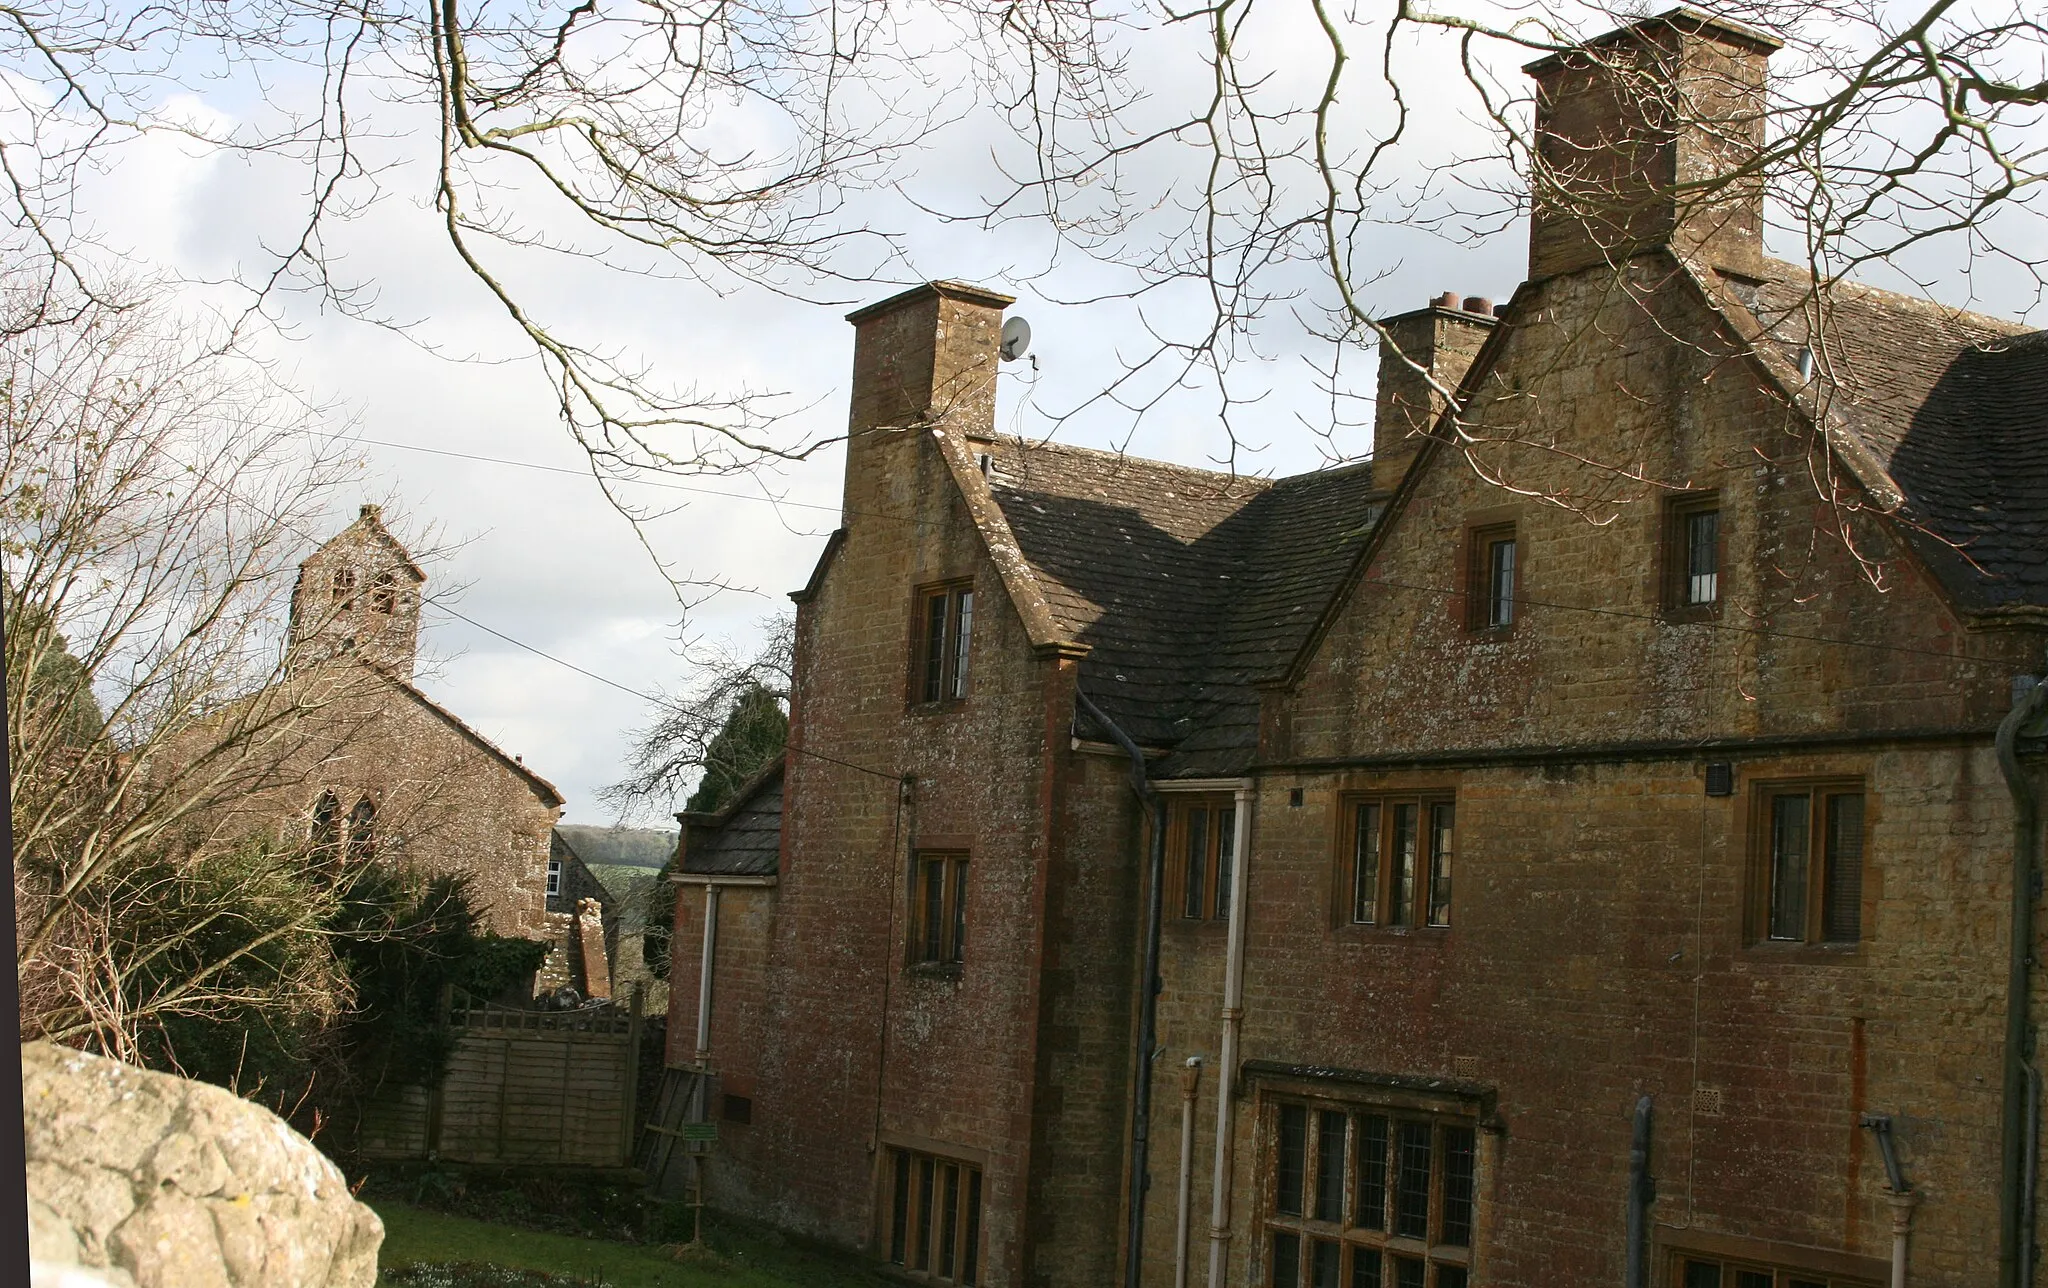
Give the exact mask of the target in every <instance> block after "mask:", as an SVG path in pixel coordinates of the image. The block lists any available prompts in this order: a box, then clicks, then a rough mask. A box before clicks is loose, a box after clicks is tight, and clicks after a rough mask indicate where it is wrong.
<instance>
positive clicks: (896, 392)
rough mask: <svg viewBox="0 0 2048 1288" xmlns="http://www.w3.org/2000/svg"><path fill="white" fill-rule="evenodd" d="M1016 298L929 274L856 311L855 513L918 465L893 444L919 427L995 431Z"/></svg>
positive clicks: (978, 433) (850, 452) (849, 468)
mask: <svg viewBox="0 0 2048 1288" xmlns="http://www.w3.org/2000/svg"><path fill="white" fill-rule="evenodd" d="M1012 302H1013V300H1012V297H1010V296H1008V295H999V294H997V293H996V292H994V291H987V290H983V289H982V288H981V287H978V286H970V285H968V284H966V283H964V282H927V283H926V284H924V285H923V286H916V287H912V288H911V289H910V290H907V291H905V292H903V293H902V294H901V295H896V296H892V297H890V298H889V299H886V300H883V301H882V302H881V303H879V304H870V305H868V306H867V307H866V308H864V309H859V310H857V311H855V312H853V313H849V314H847V316H846V320H847V321H849V322H851V323H853V328H854V330H853V398H852V412H851V416H850V418H849V421H848V424H847V443H846V508H847V509H848V510H849V511H851V512H856V513H857V512H858V511H860V510H862V509H864V508H872V507H875V506H876V505H877V504H878V503H880V502H881V501H882V500H883V499H884V498H885V497H886V492H887V488H888V484H889V477H890V475H891V474H892V472H900V471H901V470H903V469H906V468H908V464H909V462H908V461H907V460H906V459H899V457H900V453H898V452H896V451H895V450H894V448H895V447H896V445H898V444H901V443H903V442H905V441H907V440H908V439H909V438H910V437H911V435H913V434H914V433H922V432H926V431H929V430H931V429H933V428H943V429H945V430H947V431H948V432H951V433H957V434H960V435H961V436H962V437H965V438H987V437H989V436H990V435H992V434H993V433H994V432H995V423H996V366H997V364H998V362H999V361H1000V357H999V353H1000V349H1001V346H1002V332H1003V310H1004V308H1006V307H1008V306H1009V305H1010V304H1011V303H1012Z"/></svg>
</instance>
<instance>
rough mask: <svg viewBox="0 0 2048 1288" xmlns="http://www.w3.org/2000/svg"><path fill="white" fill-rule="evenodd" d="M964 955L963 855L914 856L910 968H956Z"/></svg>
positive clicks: (964, 903)
mask: <svg viewBox="0 0 2048 1288" xmlns="http://www.w3.org/2000/svg"><path fill="white" fill-rule="evenodd" d="M966 952H967V856H966V855H964V854H928V853H920V854H919V855H918V856H917V880H916V883H915V886H914V888H913V891H912V902H911V906H910V961H911V964H912V965H927V966H956V965H958V964H959V963H960V962H961V961H962V960H964V959H965V957H966Z"/></svg>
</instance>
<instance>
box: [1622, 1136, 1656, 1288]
mask: <svg viewBox="0 0 2048 1288" xmlns="http://www.w3.org/2000/svg"><path fill="white" fill-rule="evenodd" d="M1654 1113H1655V1109H1654V1107H1653V1105H1652V1102H1651V1100H1650V1098H1649V1097H1648V1096H1641V1097H1638V1098H1637V1100H1636V1115H1635V1131H1634V1134H1633V1136H1632V1138H1631V1139H1630V1141H1629V1147H1628V1262H1627V1269H1626V1272H1625V1273H1626V1276H1627V1277H1626V1278H1625V1279H1624V1280H1623V1282H1624V1283H1626V1284H1627V1286H1628V1288H1649V1284H1650V1205H1651V1204H1652V1203H1654V1202H1656V1201H1657V1180H1656V1178H1655V1177H1653V1176H1651V1175H1650V1127H1651V1120H1652V1115H1653V1114H1654Z"/></svg>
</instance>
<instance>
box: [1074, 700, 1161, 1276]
mask: <svg viewBox="0 0 2048 1288" xmlns="http://www.w3.org/2000/svg"><path fill="white" fill-rule="evenodd" d="M1074 697H1075V700H1076V701H1078V702H1079V703H1080V704H1081V709H1082V710H1083V711H1086V712H1087V713H1088V715H1089V717H1090V718H1091V719H1093V720H1094V721H1095V723H1097V724H1099V725H1101V726H1102V728H1103V730H1104V731H1105V732H1107V733H1108V734H1109V736H1110V737H1111V738H1112V739H1114V740H1115V741H1116V744H1117V745H1118V746H1119V747H1122V748H1123V749H1124V753H1125V754H1126V755H1128V756H1129V757H1130V758H1131V790H1132V791H1134V792H1136V793H1137V794H1138V799H1139V800H1141V801H1143V802H1144V803H1145V805H1146V806H1147V808H1148V809H1149V811H1150V814H1151V821H1152V843H1151V847H1150V848H1151V862H1150V864H1149V865H1148V870H1149V876H1148V878H1147V879H1148V881H1149V888H1148V890H1147V894H1146V899H1145V974H1144V980H1143V983H1142V984H1141V985H1140V988H1141V992H1140V993H1139V1002H1138V1050H1137V1068H1136V1070H1135V1071H1134V1072H1135V1075H1136V1077H1137V1085H1136V1086H1135V1087H1134V1088H1132V1093H1131V1176H1130V1191H1129V1195H1128V1198H1127V1204H1128V1207H1129V1211H1130V1221H1129V1224H1128V1227H1127V1229H1126V1231H1125V1236H1124V1238H1125V1242H1124V1283H1125V1285H1126V1288H1138V1276H1139V1271H1140V1269H1141V1268H1142V1266H1143V1264H1144V1251H1145V1245H1144V1239H1145V1189H1146V1186H1147V1184H1148V1183H1149V1177H1148V1176H1147V1171H1146V1169H1147V1167H1148V1165H1149V1161H1150V1159H1149V1155H1150V1150H1151V1136H1152V1061H1153V1058H1154V1057H1155V1056H1156V1055H1157V1054H1158V1046H1159V989H1160V981H1159V922H1160V918H1161V915H1162V908H1163V904H1164V900H1165V898H1166V895H1165V891H1164V890H1163V889H1162V888H1161V882H1162V881H1163V880H1164V879H1165V876H1166V799H1165V798H1164V797H1162V796H1161V795H1160V794H1159V792H1158V791H1157V789H1155V788H1154V787H1153V786H1152V780H1151V778H1150V777H1149V776H1147V774H1146V773H1145V753H1144V751H1143V749H1141V748H1140V747H1139V746H1138V744H1137V743H1136V742H1134V741H1132V739H1131V736H1130V735H1129V734H1127V733H1125V732H1124V731H1123V729H1122V727H1121V726H1119V725H1118V724H1117V722H1116V721H1114V720H1111V719H1110V718H1109V714H1108V713H1107V712H1105V711H1104V710H1103V709H1102V708H1101V707H1098V706H1096V705H1095V702H1094V700H1093V699H1091V698H1090V697H1089V696H1088V695H1087V694H1086V693H1084V692H1082V691H1081V689H1080V688H1079V687H1076V688H1075V690H1074Z"/></svg>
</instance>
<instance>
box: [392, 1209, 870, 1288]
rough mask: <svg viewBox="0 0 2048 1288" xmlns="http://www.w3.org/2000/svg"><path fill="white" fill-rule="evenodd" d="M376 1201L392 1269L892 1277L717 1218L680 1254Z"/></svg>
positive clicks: (789, 1280)
mask: <svg viewBox="0 0 2048 1288" xmlns="http://www.w3.org/2000/svg"><path fill="white" fill-rule="evenodd" d="M371 1206H372V1207H374V1208H375V1209H376V1211H377V1215H378V1216H380V1217H382V1218H384V1250H383V1252H382V1254H381V1255H380V1256H379V1258H378V1263H379V1265H380V1267H381V1268H382V1269H384V1270H387V1271H393V1270H404V1269H406V1268H407V1267H418V1266H451V1265H459V1266H464V1267H475V1268H478V1269H481V1268H485V1267H497V1268H500V1269H507V1270H532V1271H540V1272H543V1273H544V1274H546V1275H559V1276H567V1278H566V1279H555V1280H548V1279H529V1280H525V1281H524V1282H526V1283H536V1284H562V1285H581V1284H602V1285H605V1288H793V1286H795V1285H802V1286H803V1288H875V1286H876V1285H879V1284H882V1283H884V1282H885V1281H883V1280H881V1279H878V1278H876V1277H875V1276H874V1275H872V1274H870V1273H868V1272H867V1271H866V1270H865V1269H864V1268H862V1267H861V1266H859V1265H857V1264H855V1263H852V1262H850V1261H846V1260H842V1259H839V1258H836V1257H834V1256H832V1255H830V1254H828V1253H823V1252H818V1251H814V1250H811V1249H808V1248H804V1247H801V1246H799V1245H797V1244H794V1243H790V1242H787V1241H784V1240H781V1239H779V1238H777V1237H776V1236H774V1235H773V1234H769V1233H765V1232H756V1231H753V1230H750V1229H741V1228H738V1227H735V1226H732V1225H730V1224H729V1223H727V1222H724V1221H719V1220H716V1219H715V1218H713V1217H711V1216H709V1215H707V1216H706V1218H705V1237H704V1246H703V1247H701V1248H697V1249H691V1250H690V1251H688V1252H686V1253H685V1254H684V1256H683V1258H682V1259H678V1258H677V1257H676V1256H675V1255H674V1254H672V1253H671V1252H670V1251H669V1250H668V1249H667V1248H664V1247H661V1246H659V1245H653V1244H633V1243H614V1242H611V1241H609V1240H605V1239H585V1238H578V1237H576V1236H574V1235H567V1234H547V1233H543V1232H541V1231H538V1230H523V1229H519V1228H517V1227H515V1226H507V1225H494V1224H491V1223H489V1222H484V1221H472V1220H470V1219H468V1218H466V1217H459V1216H449V1215H447V1214H445V1213H441V1212H430V1211H427V1210H426V1209H424V1208H417V1207H413V1206H411V1205H409V1204H405V1203H397V1202H393V1201H392V1200H390V1199H379V1200H375V1201H373V1202H372V1204H371ZM383 1278H385V1279H390V1278H391V1276H389V1275H386V1276H383ZM402 1282H405V1283H409V1284H419V1285H422V1286H424V1285H427V1284H429V1283H432V1284H452V1285H455V1286H456V1288H469V1286H470V1285H475V1288H486V1286H487V1285H490V1284H495V1283H507V1284H519V1283H521V1282H522V1281H521V1280H520V1279H518V1278H506V1279H498V1278H495V1277H488V1276H482V1277H480V1276H479V1275H478V1274H477V1273H476V1271H475V1270H470V1271H468V1272H466V1273H464V1274H461V1275H458V1276H455V1277H453V1278H448V1279H444V1278H441V1277H440V1276H438V1275H435V1276H433V1277H431V1278H429V1277H426V1276H424V1275H422V1274H419V1273H414V1274H408V1275H405V1276H403V1277H402Z"/></svg>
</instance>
